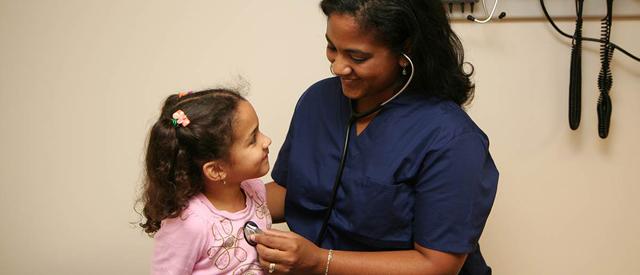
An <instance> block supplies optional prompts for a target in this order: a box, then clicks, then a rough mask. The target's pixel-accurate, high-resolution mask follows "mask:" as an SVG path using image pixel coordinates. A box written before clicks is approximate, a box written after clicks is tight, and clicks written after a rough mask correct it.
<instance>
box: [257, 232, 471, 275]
mask: <svg viewBox="0 0 640 275" xmlns="http://www.w3.org/2000/svg"><path fill="white" fill-rule="evenodd" d="M255 240H256V242H258V243H259V244H258V246H257V249H258V254H259V257H260V264H261V265H262V266H263V268H265V270H268V268H269V264H271V263H275V264H276V265H275V272H274V273H276V274H278V273H279V274H285V273H291V274H325V270H326V267H327V256H328V250H326V249H322V248H319V247H317V246H315V245H314V244H313V243H311V242H310V241H308V240H307V239H305V238H303V237H302V236H300V235H298V234H296V233H293V232H283V231H278V230H267V231H265V233H264V234H260V235H256V236H255ZM466 257H467V256H466V254H451V253H445V252H440V251H437V250H433V249H428V248H426V247H423V246H421V245H419V244H417V243H416V244H414V249H413V250H403V251H385V252H353V251H334V252H333V255H332V259H331V262H330V263H329V272H328V274H458V272H459V271H460V269H461V268H462V265H463V264H464V261H465V259H466Z"/></svg>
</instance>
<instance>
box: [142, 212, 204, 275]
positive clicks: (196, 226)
mask: <svg viewBox="0 0 640 275" xmlns="http://www.w3.org/2000/svg"><path fill="white" fill-rule="evenodd" d="M183 216H188V217H186V218H184V217H183ZM209 228H210V226H207V225H206V224H205V223H204V222H203V221H201V220H200V219H198V218H196V217H193V216H192V215H181V216H179V217H177V218H173V219H168V220H165V221H164V223H163V224H162V227H161V228H160V231H158V232H157V233H156V234H155V236H154V242H155V244H154V253H153V257H152V260H151V274H154V275H155V274H191V273H192V272H193V267H194V266H195V264H196V262H198V260H199V259H200V258H202V256H203V253H205V251H206V247H207V243H208V242H207V234H210V233H209V232H210V231H209V230H210V229H209Z"/></svg>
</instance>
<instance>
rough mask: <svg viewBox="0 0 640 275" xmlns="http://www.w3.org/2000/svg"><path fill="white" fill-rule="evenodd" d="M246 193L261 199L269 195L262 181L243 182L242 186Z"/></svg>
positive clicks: (250, 180)
mask: <svg viewBox="0 0 640 275" xmlns="http://www.w3.org/2000/svg"><path fill="white" fill-rule="evenodd" d="M240 185H241V186H242V189H243V190H244V192H245V193H246V194H247V195H248V196H250V197H254V196H258V197H260V198H265V197H266V194H267V190H266V188H265V186H264V182H263V181H262V180H261V179H249V180H245V181H243V182H242V183H241V184H240Z"/></svg>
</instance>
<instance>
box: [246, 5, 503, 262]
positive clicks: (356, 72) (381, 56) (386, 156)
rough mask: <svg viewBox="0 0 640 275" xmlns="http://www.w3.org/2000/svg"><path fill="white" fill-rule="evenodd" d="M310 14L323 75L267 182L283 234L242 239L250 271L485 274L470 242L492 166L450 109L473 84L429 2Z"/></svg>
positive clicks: (483, 214) (482, 216) (481, 143)
mask: <svg viewBox="0 0 640 275" xmlns="http://www.w3.org/2000/svg"><path fill="white" fill-rule="evenodd" d="M320 6H321V8H322V10H323V12H324V13H325V15H326V16H327V18H328V20H327V30H326V38H327V59H328V60H329V62H331V71H332V72H333V73H334V74H335V75H336V77H334V78H330V79H325V80H321V81H319V82H317V83H316V84H314V85H312V86H311V87H310V88H309V89H308V90H307V91H306V92H305V93H304V94H303V95H302V97H301V98H300V100H299V102H298V104H297V106H296V109H295V112H294V115H293V118H292V121H291V125H290V128H289V132H288V134H287V138H286V140H285V143H284V145H283V147H282V149H281V151H280V153H279V155H278V159H277V162H276V164H275V166H274V169H273V172H272V177H273V179H274V181H275V182H272V183H269V184H267V192H268V194H269V198H268V204H269V207H270V211H271V214H272V217H273V219H274V221H275V222H277V221H282V219H283V218H284V219H286V221H287V223H288V225H289V227H290V228H291V230H292V231H293V232H281V231H277V230H267V231H266V232H265V233H264V234H261V235H256V236H255V241H256V242H257V243H258V247H257V249H258V253H259V255H260V263H261V265H262V266H263V268H265V270H267V271H268V272H269V273H299V274H458V273H459V274H490V273H491V269H490V268H489V267H488V266H487V265H486V264H485V262H484V259H483V258H482V255H481V254H480V249H479V246H478V239H479V238H480V235H481V233H482V230H483V228H484V225H485V222H486V220H487V217H488V215H489V212H490V210H491V206H492V205H493V200H494V197H495V193H496V186H497V181H498V171H497V170H496V167H495V165H494V163H493V160H492V159H491V156H490V154H489V151H488V146H489V142H488V139H487V137H486V135H485V134H484V133H483V132H482V131H481V130H480V129H479V128H478V127H477V126H476V125H475V123H473V121H472V120H471V119H470V118H469V117H468V116H467V114H466V113H465V112H464V110H463V109H462V107H461V106H463V105H464V104H466V103H468V101H469V100H470V99H471V98H472V95H473V85H472V84H471V82H470V80H469V74H466V73H465V72H464V71H463V69H462V66H463V51H462V46H461V44H460V41H459V40H458V38H457V37H456V35H455V34H454V33H453V31H452V30H451V27H450V25H449V22H448V20H447V17H446V14H445V12H444V9H443V7H442V3H441V1H439V0H387V1H384V0H323V1H322V3H321V4H320ZM380 105H382V107H381V108H377V107H378V106H380ZM368 111H370V112H371V113H370V114H368V113H369V112H368ZM363 113H365V114H363ZM352 114H361V115H360V116H356V117H355V118H354V116H353V115H352ZM351 122H353V125H355V126H354V127H349V125H350V123H351ZM347 131H348V132H347ZM347 134H349V137H350V139H347V140H346V141H345V135H347ZM345 144H348V148H347V150H346V156H344V168H343V170H341V169H340V168H341V167H340V166H341V165H340V163H341V158H342V157H343V156H342V154H343V152H342V150H343V149H344V145H345ZM336 177H338V178H339V180H338V181H337V183H338V184H337V185H336V187H334V179H335V178H336ZM334 188H335V190H336V193H335V199H332V198H333V197H334V194H333V190H334ZM332 201H333V203H332ZM325 219H326V222H325ZM325 223H326V225H325ZM313 242H315V244H314V243H313Z"/></svg>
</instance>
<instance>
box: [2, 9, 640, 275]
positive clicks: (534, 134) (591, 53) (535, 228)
mask: <svg viewBox="0 0 640 275" xmlns="http://www.w3.org/2000/svg"><path fill="white" fill-rule="evenodd" d="M561 26H562V27H564V28H565V29H567V30H569V29H570V28H571V24H570V23H563V24H561ZM638 27H639V24H638V21H624V22H623V21H619V22H615V23H614V30H613V40H614V41H616V42H617V43H619V44H620V45H623V46H625V47H627V49H628V50H631V51H633V52H635V53H636V54H640V36H638V31H637V28H638ZM454 28H455V29H456V30H457V31H458V33H459V34H460V36H461V38H462V40H463V42H464V44H465V46H466V49H467V57H468V59H469V61H471V62H473V63H474V65H475V67H476V76H475V80H476V83H477V91H476V99H475V101H474V103H473V105H472V106H471V107H470V109H469V113H470V114H471V115H472V117H473V118H474V119H475V120H476V122H477V123H478V124H479V125H480V126H481V127H482V128H483V129H484V130H485V132H486V133H487V134H488V135H489V137H490V138H491V142H492V143H491V151H492V154H493V157H494V159H495V161H496V163H497V165H498V167H499V169H500V171H501V178H500V188H499V192H498V197H497V199H496V203H495V206H494V209H493V212H492V214H491V217H490V218H489V221H488V224H487V227H486V230H485V234H484V235H483V238H482V239H481V244H482V247H483V251H484V253H485V255H486V258H487V260H488V261H489V262H490V263H491V264H492V266H493V267H494V270H495V274H532V275H533V274H632V273H635V274H637V273H640V261H638V260H637V258H638V256H640V252H638V251H640V238H639V237H638V236H637V232H640V219H638V210H639V209H640V200H638V198H639V197H640V179H639V178H640V169H639V168H640V166H639V165H638V162H639V161H640V159H639V157H638V155H640V145H638V144H637V141H638V140H640V128H639V127H638V126H639V125H640V89H639V88H638V87H639V85H638V84H639V81H640V63H634V62H632V61H631V60H630V59H629V58H626V57H624V56H623V55H621V54H620V53H619V52H616V55H615V57H614V60H615V62H614V63H613V75H614V88H613V90H612V96H613V100H614V104H613V107H614V113H613V122H612V127H611V135H610V137H609V138H608V139H606V140H601V139H599V138H598V137H597V128H596V127H597V122H596V116H595V108H594V107H595V104H596V98H597V88H596V86H595V84H596V77H597V73H598V70H599V64H598V54H597V45H589V46H588V47H587V50H585V54H584V60H583V62H584V67H583V70H584V74H583V78H584V81H583V87H584V99H583V105H584V112H583V116H582V124H581V127H580V129H579V130H578V131H571V130H569V127H568V122H567V89H568V72H569V51H570V50H569V47H568V42H567V41H566V40H565V39H560V38H558V35H556V34H555V33H554V32H553V31H552V30H551V28H550V27H549V26H548V25H547V24H546V23H544V22H510V23H508V22H507V23H498V24H487V25H477V24H467V23H456V24H455V26H454ZM585 33H587V34H589V35H597V33H598V25H597V22H588V23H586V25H585ZM323 36H324V18H323V16H322V15H321V13H320V11H319V9H318V8H317V4H316V1H282V0H280V1H258V0H254V1H205V0H201V1H146V2H143V1H128V0H126V1H125V0H111V1H87V0H73V1H71V0H68V1H33V0H29V1H27V0H0V114H1V116H2V119H0V121H2V126H0V127H2V132H1V133H2V134H1V137H0V141H1V142H0V152H2V153H1V154H0V209H2V214H1V216H0V217H2V221H1V222H0V274H145V273H147V272H148V271H147V270H148V262H149V258H150V253H151V249H152V240H151V239H149V238H148V237H146V236H145V235H144V234H143V233H141V231H140V229H139V228H136V227H135V226H134V225H131V224H130V223H131V222H135V221H136V220H137V219H138V216H137V214H135V212H134V211H133V210H132V207H133V201H134V199H135V198H136V196H137V189H138V186H139V183H140V179H141V174H142V172H141V165H142V160H143V148H144V140H145V137H146V131H147V129H148V127H149V126H150V125H151V123H152V122H153V120H154V118H155V116H156V113H157V111H158V108H159V106H160V103H161V100H162V99H163V98H164V97H165V96H166V95H167V94H168V93H171V92H176V91H179V90H182V89H202V88H207V87H211V86H215V85H217V84H220V83H222V84H224V83H234V82H236V79H237V76H238V75H242V76H243V77H244V78H245V79H246V80H247V81H248V82H250V83H251V89H250V94H249V99H250V100H251V101H252V102H253V104H254V106H255V107H256V109H257V112H258V114H259V116H260V118H261V123H262V128H263V130H264V131H265V132H266V133H268V134H269V135H270V136H271V137H272V139H273V145H272V148H271V149H272V152H274V153H273V154H272V155H271V156H270V159H271V161H272V162H273V161H275V158H276V153H275V152H277V151H278V149H279V147H280V145H281V144H282V140H283V137H284V135H285V132H286V129H287V126H288V122H289V119H290V115H291V112H292V109H293V107H294V104H295V102H296V100H297V98H298V96H299V95H300V93H301V92H302V91H303V90H304V89H305V88H306V87H307V86H308V85H309V84H311V83H313V82H314V81H316V80H318V79H321V78H324V77H327V76H329V73H328V62H327V61H326V60H325V58H324V44H325V43H324V37H323ZM634 140H635V141H636V142H634Z"/></svg>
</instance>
